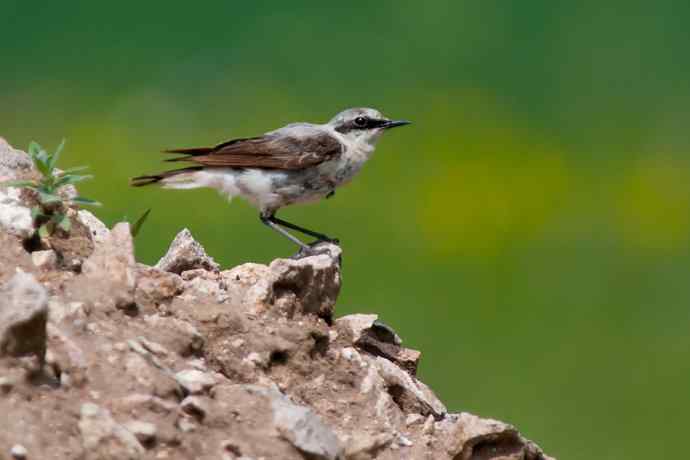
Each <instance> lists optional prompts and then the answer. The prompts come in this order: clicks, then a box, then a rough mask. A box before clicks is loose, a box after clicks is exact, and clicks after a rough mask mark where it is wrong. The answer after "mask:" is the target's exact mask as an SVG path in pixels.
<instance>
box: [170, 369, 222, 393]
mask: <svg viewBox="0 0 690 460" xmlns="http://www.w3.org/2000/svg"><path fill="white" fill-rule="evenodd" d="M175 380H176V381H177V383H179V384H180V386H181V387H182V389H183V390H184V391H185V392H186V393H188V394H192V395H195V394H201V393H204V392H206V391H208V390H210V389H211V387H212V386H213V385H215V384H216V380H215V379H214V378H213V376H212V375H211V374H208V373H206V372H202V371H200V370H197V369H187V370H184V371H180V372H178V373H177V374H175Z"/></svg>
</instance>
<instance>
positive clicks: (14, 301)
mask: <svg viewBox="0 0 690 460" xmlns="http://www.w3.org/2000/svg"><path fill="white" fill-rule="evenodd" d="M47 321H48V294H47V293H46V290H45V288H44V287H43V286H41V284H39V283H38V281H36V278H34V277H33V275H30V274H28V273H24V272H22V271H20V272H17V274H16V275H14V277H13V278H12V279H11V280H10V281H9V282H8V283H7V284H6V285H5V286H4V287H3V289H2V290H1V291H0V355H10V356H23V355H27V354H35V355H36V356H38V358H39V359H40V360H41V361H42V360H43V359H44V357H45V352H46V340H47V334H46V323H47Z"/></svg>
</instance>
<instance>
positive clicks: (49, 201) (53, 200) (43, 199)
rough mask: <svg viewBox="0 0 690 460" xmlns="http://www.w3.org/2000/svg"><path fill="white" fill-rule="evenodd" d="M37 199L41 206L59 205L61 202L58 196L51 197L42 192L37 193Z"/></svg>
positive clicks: (50, 194)
mask: <svg viewBox="0 0 690 460" xmlns="http://www.w3.org/2000/svg"><path fill="white" fill-rule="evenodd" d="M38 199H39V201H40V202H41V204H53V203H59V202H61V201H62V198H60V197H59V196H58V195H53V194H52V193H46V192H44V191H43V190H39V191H38Z"/></svg>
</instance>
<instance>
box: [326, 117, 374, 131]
mask: <svg viewBox="0 0 690 460" xmlns="http://www.w3.org/2000/svg"><path fill="white" fill-rule="evenodd" d="M385 123H386V121H385V120H377V119H374V118H369V117H363V116H360V117H357V118H355V119H352V120H350V121H346V122H345V123H343V124H341V125H340V126H338V127H336V128H335V130H336V131H338V132H339V133H343V134H344V133H348V132H350V131H356V130H363V129H373V128H378V127H379V126H382V125H383V124H385Z"/></svg>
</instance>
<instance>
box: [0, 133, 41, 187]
mask: <svg viewBox="0 0 690 460" xmlns="http://www.w3.org/2000/svg"><path fill="white" fill-rule="evenodd" d="M33 168H34V165H33V162H32V161H31V158H29V155H27V154H26V153H24V152H22V151H21V150H17V149H14V148H12V146H11V145H10V144H8V143H7V141H6V140H5V139H3V138H2V137H0V182H4V181H6V180H14V179H19V178H22V179H23V178H26V177H27V176H28V175H29V174H30V173H31V172H32V171H33Z"/></svg>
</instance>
